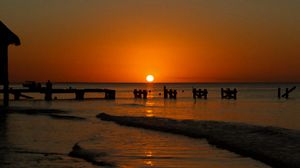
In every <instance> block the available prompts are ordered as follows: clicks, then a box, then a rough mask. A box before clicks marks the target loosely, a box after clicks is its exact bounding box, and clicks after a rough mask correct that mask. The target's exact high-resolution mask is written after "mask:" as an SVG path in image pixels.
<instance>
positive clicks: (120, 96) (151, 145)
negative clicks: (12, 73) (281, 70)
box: [0, 83, 300, 168]
mask: <svg viewBox="0 0 300 168" xmlns="http://www.w3.org/2000/svg"><path fill="white" fill-rule="evenodd" d="M164 86H166V88H168V89H173V90H176V91H177V99H164V94H163V88H164ZM294 86H296V89H295V90H294V91H292V92H291V93H289V98H288V99H286V98H280V99H279V98H278V88H282V94H284V92H285V91H286V88H288V89H289V88H292V87H294ZM10 87H12V88H21V87H22V85H21V84H14V85H11V86H10ZM53 88H66V89H67V88H78V89H84V88H86V89H87V88H100V89H113V90H116V99H115V100H106V99H103V98H104V94H102V93H88V94H85V100H74V97H75V95H74V94H55V95H53V97H54V98H55V100H53V101H44V95H41V94H39V93H33V94H26V95H28V96H32V97H34V100H26V99H21V100H18V101H15V100H13V96H11V101H10V106H11V107H13V108H15V109H58V110H63V111H65V113H63V114H64V115H67V116H72V117H74V119H73V118H59V117H53V116H52V117H51V116H50V115H43V114H41V113H32V114H30V113H18V112H16V113H11V114H7V115H3V116H1V119H0V120H1V123H0V167H9V168H21V167H24V168H31V167H41V168H48V167H51V168H52V167H53V168H63V167H70V168H71V167H74V168H81V167H87V168H90V167H120V168H148V167H149V168H150V167H154V168H241V167H243V168H268V167H270V166H268V165H266V164H264V163H262V162H260V161H256V160H254V159H252V158H249V157H244V156H241V155H238V154H235V153H232V152H230V151H227V150H223V149H220V148H217V147H215V146H213V145H210V144H208V142H207V141H206V140H205V139H195V138H190V137H185V136H182V135H175V134H170V133H162V132H159V131H151V130H146V129H140V128H133V127H127V126H121V125H118V124H115V123H113V122H108V121H102V120H99V119H98V118H96V115H97V114H99V113H107V114H110V115H121V116H145V117H163V118H172V119H177V120H185V119H189V120H215V121H225V122H239V123H246V124H253V125H260V126H273V127H282V128H287V129H294V130H300V84H299V83H54V84H53ZM193 88H196V89H207V91H208V97H207V99H194V98H193V92H192V90H193ZM221 88H224V89H227V88H230V89H234V88H236V89H237V99H236V100H235V99H222V98H221ZM134 89H138V90H140V89H141V90H147V91H148V98H147V99H136V98H134V94H133V90H134ZM1 97H2V96H1ZM76 117H78V118H81V119H80V120H79V119H76ZM75 144H79V145H80V147H82V148H83V149H86V150H87V151H92V153H94V154H95V153H99V155H97V154H96V155H91V154H87V156H86V157H90V159H87V158H85V159H82V158H75V157H71V156H69V153H70V152H71V151H72V148H73V147H74V145H75ZM93 159H94V160H99V161H103V162H108V163H112V164H111V165H102V166H101V165H100V166H99V165H95V164H93V163H92V161H91V160H93Z"/></svg>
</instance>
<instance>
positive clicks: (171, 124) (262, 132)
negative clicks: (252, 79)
mask: <svg viewBox="0 0 300 168" xmlns="http://www.w3.org/2000/svg"><path fill="white" fill-rule="evenodd" d="M97 117H98V118H100V119H101V120H105V121H113V122H115V123H118V124H120V125H126V126H132V127H138V128H144V129H151V130H157V131H163V132H169V133H175V134H181V135H186V136H189V137H193V138H206V139H207V141H208V142H209V143H210V144H213V145H216V146H217V147H220V148H224V149H227V150H230V151H233V152H236V153H238V154H241V155H244V156H249V157H252V158H254V159H257V160H260V161H262V162H265V163H267V164H269V165H271V166H273V167H289V168H299V167H300V159H299V158H300V131H299V130H290V129H284V128H277V127H263V126H256V125H248V124H243V123H231V122H219V121H194V120H174V119H168V118H158V117H131V116H112V115H109V114H105V113H101V114H98V115H97Z"/></svg>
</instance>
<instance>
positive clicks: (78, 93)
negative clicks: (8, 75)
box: [0, 88, 116, 101]
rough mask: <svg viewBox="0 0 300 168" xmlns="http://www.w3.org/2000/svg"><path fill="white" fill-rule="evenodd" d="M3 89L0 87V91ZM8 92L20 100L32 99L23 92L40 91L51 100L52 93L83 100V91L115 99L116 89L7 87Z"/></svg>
mask: <svg viewBox="0 0 300 168" xmlns="http://www.w3.org/2000/svg"><path fill="white" fill-rule="evenodd" d="M3 92H4V91H3V90H2V89H1V90H0V93H3ZM9 93H10V94H13V95H14V99H15V100H20V97H24V98H26V99H32V97H30V96H27V95H24V93H40V94H44V95H45V100H48V101H49V100H52V95H53V94H66V93H73V94H75V99H76V100H84V95H85V93H105V97H104V98H105V99H115V98H116V91H115V90H111V89H75V88H70V89H47V88H40V89H27V88H24V89H12V88H11V89H9Z"/></svg>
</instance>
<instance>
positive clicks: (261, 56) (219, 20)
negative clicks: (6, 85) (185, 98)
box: [0, 0, 300, 82]
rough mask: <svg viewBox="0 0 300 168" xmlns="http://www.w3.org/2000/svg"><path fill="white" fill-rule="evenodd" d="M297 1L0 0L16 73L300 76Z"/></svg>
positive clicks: (132, 78)
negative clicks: (12, 37)
mask: <svg viewBox="0 0 300 168" xmlns="http://www.w3.org/2000/svg"><path fill="white" fill-rule="evenodd" d="M299 9H300V1H294V0H285V1H282V0H272V1H269V0H260V1H247V0H226V1H223V0H212V1H205V0H203V1H202V0H160V1H159V0H51V1H41V0H31V1H18V0H1V2H0V20H2V21H3V22H4V23H5V24H6V25H7V26H8V27H9V28H10V29H11V30H12V31H13V32H14V33H16V34H17V35H18V36H19V37H20V39H21V43H22V45H21V46H19V47H15V46H10V48H9V52H10V55H9V66H10V81H12V82H20V81H25V80H36V81H46V80H48V79H50V80H52V81H56V82H145V77H146V75H147V74H153V75H154V76H155V82H300V75H299V72H300V66H299V63H300V51H299V48H300V10H299Z"/></svg>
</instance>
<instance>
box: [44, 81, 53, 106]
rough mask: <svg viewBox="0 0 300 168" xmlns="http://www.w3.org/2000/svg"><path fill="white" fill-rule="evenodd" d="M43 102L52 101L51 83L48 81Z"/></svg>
mask: <svg viewBox="0 0 300 168" xmlns="http://www.w3.org/2000/svg"><path fill="white" fill-rule="evenodd" d="M45 100H46V101H50V100H52V83H51V82H50V80H48V81H47V83H46V93H45Z"/></svg>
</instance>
